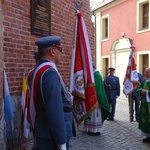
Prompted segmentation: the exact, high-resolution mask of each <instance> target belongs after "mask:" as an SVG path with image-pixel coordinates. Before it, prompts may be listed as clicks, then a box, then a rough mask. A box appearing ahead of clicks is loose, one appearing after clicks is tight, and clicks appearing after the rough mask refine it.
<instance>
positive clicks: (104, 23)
mask: <svg viewBox="0 0 150 150" xmlns="http://www.w3.org/2000/svg"><path fill="white" fill-rule="evenodd" d="M101 31H102V40H105V39H108V37H109V18H108V15H107V16H103V17H102V30H101Z"/></svg>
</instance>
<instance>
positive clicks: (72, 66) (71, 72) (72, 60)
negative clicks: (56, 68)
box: [69, 16, 78, 92]
mask: <svg viewBox="0 0 150 150" xmlns="http://www.w3.org/2000/svg"><path fill="white" fill-rule="evenodd" d="M77 23H78V19H77V16H76V20H75V33H74V46H73V49H72V57H71V68H70V87H69V90H70V92H72V91H73V89H72V88H73V80H74V79H73V74H74V62H75V51H76V38H77Z"/></svg>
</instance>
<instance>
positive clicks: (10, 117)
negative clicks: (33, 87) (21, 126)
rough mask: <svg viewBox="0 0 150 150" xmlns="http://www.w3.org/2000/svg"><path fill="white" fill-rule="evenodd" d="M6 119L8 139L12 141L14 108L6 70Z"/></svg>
mask: <svg viewBox="0 0 150 150" xmlns="http://www.w3.org/2000/svg"><path fill="white" fill-rule="evenodd" d="M4 117H5V121H6V136H7V139H9V140H11V139H12V130H13V117H14V112H13V108H12V100H11V96H10V92H9V88H8V82H7V77H6V73H5V70H4Z"/></svg>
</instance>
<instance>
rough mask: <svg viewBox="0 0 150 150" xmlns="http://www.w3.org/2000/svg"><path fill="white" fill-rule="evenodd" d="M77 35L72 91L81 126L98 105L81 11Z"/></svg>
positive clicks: (77, 120)
mask: <svg viewBox="0 0 150 150" xmlns="http://www.w3.org/2000/svg"><path fill="white" fill-rule="evenodd" d="M75 35H76V36H75V45H74V51H73V55H72V66H71V78H70V79H71V80H70V91H71V92H72V95H73V96H74V102H73V115H74V118H75V120H76V123H77V125H79V124H80V123H81V122H82V121H83V120H84V119H85V118H86V117H87V116H89V114H90V113H91V112H92V111H93V110H94V109H95V108H96V107H97V105H98V102H97V97H96V91H95V83H94V74H93V67H92V66H93V65H92V56H91V49H90V44H89V38H88V34H87V30H86V26H85V22H84V19H83V17H82V14H81V13H80V12H79V11H78V12H77V28H76V33H75Z"/></svg>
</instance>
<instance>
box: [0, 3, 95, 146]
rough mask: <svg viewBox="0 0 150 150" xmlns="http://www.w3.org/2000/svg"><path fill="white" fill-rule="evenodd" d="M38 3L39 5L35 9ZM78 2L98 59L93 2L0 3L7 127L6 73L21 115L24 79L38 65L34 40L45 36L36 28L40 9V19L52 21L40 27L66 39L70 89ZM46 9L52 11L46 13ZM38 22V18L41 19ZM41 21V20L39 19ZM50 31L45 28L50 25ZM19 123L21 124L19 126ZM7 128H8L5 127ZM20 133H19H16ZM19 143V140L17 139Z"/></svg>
mask: <svg viewBox="0 0 150 150" xmlns="http://www.w3.org/2000/svg"><path fill="white" fill-rule="evenodd" d="M34 2H35V3H36V2H37V3H38V4H37V7H38V9H37V8H35V5H34ZM75 3H77V4H79V3H82V7H81V8H80V11H81V13H82V15H83V18H84V20H85V23H86V27H87V31H88V35H89V39H90V45H91V50H92V54H93V59H94V28H93V24H92V22H91V19H90V10H89V8H90V7H89V0H86V1H85V0H80V1H78V0H77V1H76V0H65V1H64V0H1V1H0V33H1V34H0V124H2V125H4V123H3V121H4V113H3V103H4V101H3V71H4V70H5V71H6V75H7V80H8V86H9V90H10V94H11V97H12V101H13V106H14V111H15V113H17V114H18V113H19V110H18V105H19V102H20V99H21V92H22V78H23V75H24V74H25V75H27V73H28V71H29V70H30V69H32V68H33V67H34V65H35V61H34V59H33V54H34V52H35V51H36V50H37V47H36V46H35V43H34V41H35V40H36V39H37V38H40V37H42V36H45V35H46V34H45V35H44V34H43V33H42V32H41V34H39V33H38V32H37V31H35V30H34V29H33V28H34V27H35V26H32V25H33V23H34V20H35V18H34V17H37V16H34V15H33V14H32V11H34V10H35V9H36V13H37V14H36V15H39V16H38V17H43V16H47V14H50V16H49V18H47V20H46V21H45V22H44V21H43V22H42V23H43V24H41V22H37V24H36V26H37V27H38V28H42V29H43V30H44V31H47V30H50V32H49V34H48V35H58V36H60V37H61V38H62V41H61V44H62V47H63V54H62V55H63V56H62V63H61V65H59V66H58V69H59V71H60V72H61V74H62V77H63V78H64V81H65V83H66V84H67V85H68V86H69V80H70V67H71V56H72V49H73V47H74V41H75V40H74V39H75V25H76V23H75V22H76V9H75ZM45 8H47V9H48V12H45ZM37 19H38V18H37ZM38 21H39V20H38ZM46 25H48V27H47V30H46V29H45V27H43V26H46ZM19 123H20V122H18V123H17V124H19ZM3 127H4V126H3ZM3 127H2V126H1V127H0V139H1V140H0V149H5V148H4V144H5V140H6V139H5V136H4V133H3V131H4V130H3ZM16 134H18V130H17V131H16ZM16 140H18V139H16Z"/></svg>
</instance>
